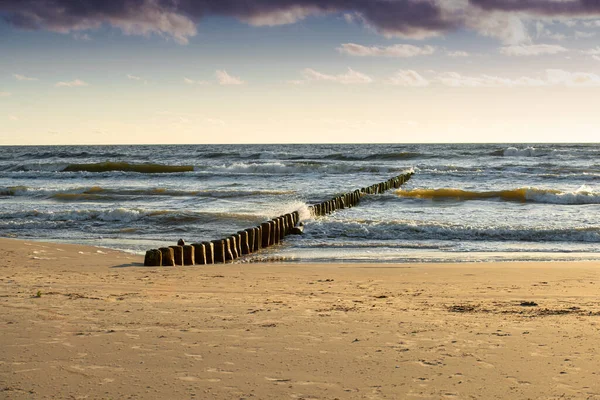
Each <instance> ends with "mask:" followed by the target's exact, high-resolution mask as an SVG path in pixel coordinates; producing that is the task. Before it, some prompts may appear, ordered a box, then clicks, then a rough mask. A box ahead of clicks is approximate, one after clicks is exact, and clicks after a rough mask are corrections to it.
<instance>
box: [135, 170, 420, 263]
mask: <svg viewBox="0 0 600 400" xmlns="http://www.w3.org/2000/svg"><path fill="white" fill-rule="evenodd" d="M412 175H413V172H408V173H405V174H402V175H398V176H395V177H393V178H390V179H388V180H387V181H385V182H380V183H376V184H374V185H371V186H367V187H364V188H361V189H356V190H354V191H352V192H348V193H344V194H341V195H339V196H336V197H334V198H332V199H329V200H326V201H323V202H321V203H317V204H313V205H310V206H309V207H308V209H309V211H310V213H311V215H312V216H315V217H319V216H324V215H327V214H331V213H333V212H335V211H336V210H341V209H345V208H351V207H354V206H356V205H358V204H359V203H360V199H361V197H363V196H367V195H373V194H380V193H383V192H385V191H387V190H390V189H398V188H400V186H402V185H403V184H404V183H405V182H407V181H408V180H409V179H410V177H411V176H412ZM302 229H303V227H302V224H301V223H300V214H299V213H298V211H294V212H291V213H287V214H284V215H281V216H279V217H276V218H273V219H271V220H269V221H266V222H263V223H261V224H260V225H257V226H254V227H252V228H248V229H245V230H243V231H239V232H237V233H234V234H232V235H229V236H227V237H225V238H222V239H217V240H212V241H209V242H201V243H192V244H191V245H186V244H185V243H184V242H183V241H182V240H180V241H179V242H178V243H177V245H174V246H169V247H161V248H160V249H152V250H148V251H147V252H146V257H145V258H144V265H145V266H176V265H207V264H225V263H227V262H232V261H235V260H237V259H238V258H240V257H244V256H246V255H248V254H252V253H256V252H258V251H260V250H261V249H266V248H268V247H271V246H274V245H276V244H279V243H280V242H281V241H282V240H283V239H284V238H285V237H286V236H287V235H291V234H300V233H302Z"/></svg>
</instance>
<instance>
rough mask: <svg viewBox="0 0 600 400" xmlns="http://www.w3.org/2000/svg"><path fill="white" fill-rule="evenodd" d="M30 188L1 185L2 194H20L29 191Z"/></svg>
mask: <svg viewBox="0 0 600 400" xmlns="http://www.w3.org/2000/svg"><path fill="white" fill-rule="evenodd" d="M28 190H29V188H28V187H27V186H8V187H0V196H19V195H22V194H24V193H27V191H28Z"/></svg>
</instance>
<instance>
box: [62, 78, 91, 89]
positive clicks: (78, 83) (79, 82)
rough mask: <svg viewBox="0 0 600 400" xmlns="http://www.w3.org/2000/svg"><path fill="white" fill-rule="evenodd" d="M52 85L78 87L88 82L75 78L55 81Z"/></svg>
mask: <svg viewBox="0 0 600 400" xmlns="http://www.w3.org/2000/svg"><path fill="white" fill-rule="evenodd" d="M54 86H56V87H78V86H89V83H87V82H84V81H82V80H80V79H75V80H73V81H68V82H57V83H56V84H55V85H54Z"/></svg>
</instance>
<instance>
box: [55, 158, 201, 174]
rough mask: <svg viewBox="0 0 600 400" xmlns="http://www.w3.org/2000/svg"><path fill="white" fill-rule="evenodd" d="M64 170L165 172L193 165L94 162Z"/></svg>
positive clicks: (70, 165) (70, 166)
mask: <svg viewBox="0 0 600 400" xmlns="http://www.w3.org/2000/svg"><path fill="white" fill-rule="evenodd" d="M63 171H64V172H109V171H123V172H139V173H142V174H163V173H173V172H191V171H194V167H193V166H191V165H162V164H130V163H127V162H110V161H107V162H102V163H94V164H69V165H68V166H67V167H66V168H65V169H63Z"/></svg>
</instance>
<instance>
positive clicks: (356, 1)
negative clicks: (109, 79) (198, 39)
mask: <svg viewBox="0 0 600 400" xmlns="http://www.w3.org/2000/svg"><path fill="white" fill-rule="evenodd" d="M324 14H340V15H353V16H354V19H355V20H356V21H361V22H363V23H365V24H367V25H369V26H371V27H373V28H374V29H375V30H377V31H378V32H380V33H382V34H385V35H390V36H401V37H427V36H432V35H438V34H441V33H444V32H447V31H451V30H454V29H458V28H459V27H460V16H459V15H454V14H448V13H446V12H445V11H444V9H443V8H442V7H441V6H440V4H438V2H436V1H434V0H398V1H389V0H344V1H342V0H283V1H276V0H246V1H239V0H197V1H194V0H180V1H173V0H123V1H107V0H86V1H74V0H3V1H2V2H0V15H2V16H3V18H4V19H6V20H7V21H8V22H10V23H11V24H12V25H14V26H17V27H19V28H23V29H28V30H38V29H44V30H49V31H53V32H60V33H75V32H81V31H89V30H95V29H99V28H100V27H102V26H103V25H109V26H112V27H115V28H117V29H120V30H121V31H122V32H123V33H124V34H127V35H145V36H148V35H151V34H157V35H161V36H165V37H170V38H172V39H174V40H175V41H177V42H178V43H181V44H185V43H187V42H188V40H189V38H191V37H193V36H195V35H196V34H197V29H196V24H197V23H198V22H199V21H200V20H201V19H203V18H204V17H207V16H225V17H233V18H236V19H238V20H240V21H244V22H246V23H248V24H252V25H256V26H275V25H283V24H292V23H295V22H297V21H300V20H303V19H305V18H307V17H309V16H315V15H324Z"/></svg>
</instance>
